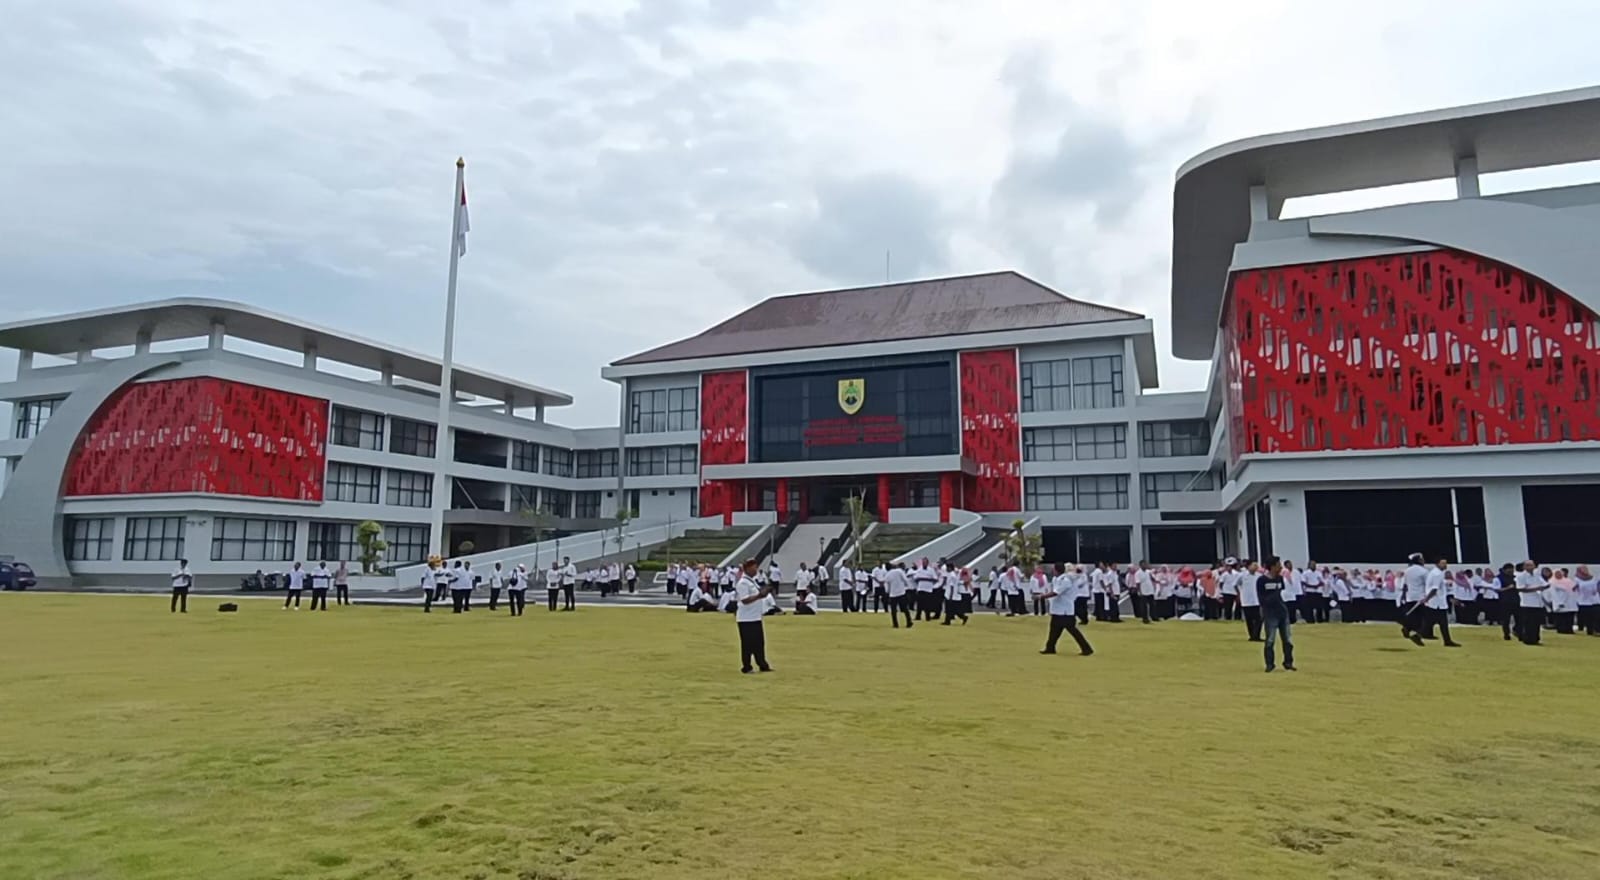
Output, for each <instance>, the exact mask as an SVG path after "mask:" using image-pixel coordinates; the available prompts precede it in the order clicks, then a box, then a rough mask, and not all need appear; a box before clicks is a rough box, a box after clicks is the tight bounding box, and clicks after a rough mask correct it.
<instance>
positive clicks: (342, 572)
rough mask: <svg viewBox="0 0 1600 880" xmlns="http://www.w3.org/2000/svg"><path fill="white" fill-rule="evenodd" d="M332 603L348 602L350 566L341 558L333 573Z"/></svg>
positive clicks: (347, 603)
mask: <svg viewBox="0 0 1600 880" xmlns="http://www.w3.org/2000/svg"><path fill="white" fill-rule="evenodd" d="M333 593H334V596H333V604H335V605H349V604H350V566H349V565H348V564H346V563H345V562H344V561H343V560H341V561H340V562H339V567H338V569H336V570H335V571H334V573H333Z"/></svg>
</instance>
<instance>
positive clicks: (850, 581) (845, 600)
mask: <svg viewBox="0 0 1600 880" xmlns="http://www.w3.org/2000/svg"><path fill="white" fill-rule="evenodd" d="M839 610H841V611H843V612H844V613H846V614H849V613H851V612H853V611H855V610H856V576H855V572H853V571H851V570H850V564H849V563H848V562H841V563H839Z"/></svg>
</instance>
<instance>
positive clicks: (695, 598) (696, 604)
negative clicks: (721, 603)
mask: <svg viewBox="0 0 1600 880" xmlns="http://www.w3.org/2000/svg"><path fill="white" fill-rule="evenodd" d="M686 604H687V606H688V609H689V613H690V614H698V613H700V612H702V611H715V610H717V603H716V602H713V601H712V600H711V597H710V596H709V595H707V594H706V591H705V590H703V589H701V587H700V585H699V584H698V583H697V584H695V585H694V586H692V587H690V588H689V599H688V602H687V603H686Z"/></svg>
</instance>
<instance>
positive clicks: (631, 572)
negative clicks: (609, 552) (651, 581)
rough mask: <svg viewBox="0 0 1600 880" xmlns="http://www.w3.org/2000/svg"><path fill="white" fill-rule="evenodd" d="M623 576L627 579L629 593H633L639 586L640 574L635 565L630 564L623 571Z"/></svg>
mask: <svg viewBox="0 0 1600 880" xmlns="http://www.w3.org/2000/svg"><path fill="white" fill-rule="evenodd" d="M622 576H623V577H624V578H627V580H628V592H629V593H632V592H633V590H634V588H635V587H637V586H639V572H638V570H637V569H635V568H634V567H633V563H631V562H630V563H628V567H627V568H625V569H623V570H622Z"/></svg>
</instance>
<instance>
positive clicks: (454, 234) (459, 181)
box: [428, 157, 467, 556]
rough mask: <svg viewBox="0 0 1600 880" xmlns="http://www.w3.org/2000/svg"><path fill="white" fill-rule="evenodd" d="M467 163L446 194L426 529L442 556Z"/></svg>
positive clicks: (459, 165)
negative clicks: (444, 280)
mask: <svg viewBox="0 0 1600 880" xmlns="http://www.w3.org/2000/svg"><path fill="white" fill-rule="evenodd" d="M466 170H467V163H466V161H465V160H463V159H461V158H459V157H458V158H457V159H456V188H455V191H454V192H452V193H451V194H450V282H449V286H448V287H447V288H446V292H445V297H444V357H443V358H442V359H441V360H440V362H439V423H438V428H437V429H436V432H435V434H434V465H433V509H432V511H431V513H432V528H430V529H429V530H428V554H429V555H430V556H446V555H448V552H449V549H450V548H449V547H447V546H445V543H444V512H445V510H446V509H447V508H448V507H449V506H450V487H451V479H450V475H449V473H448V472H447V470H446V469H447V468H448V467H449V466H450V460H451V459H452V458H453V457H454V454H455V452H454V450H455V444H454V443H453V442H452V438H451V435H450V404H451V403H453V402H454V400H455V392H454V390H453V387H452V383H451V375H450V374H451V361H452V358H453V357H454V355H455V347H456V264H457V263H458V262H459V261H460V259H461V195H462V191H463V190H464V189H465V186H466V182H465V181H466Z"/></svg>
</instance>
